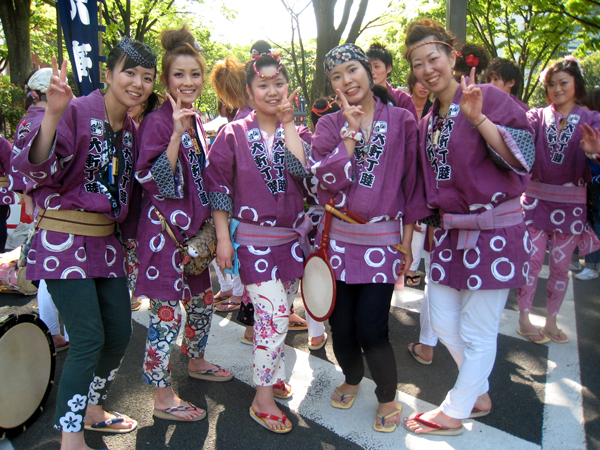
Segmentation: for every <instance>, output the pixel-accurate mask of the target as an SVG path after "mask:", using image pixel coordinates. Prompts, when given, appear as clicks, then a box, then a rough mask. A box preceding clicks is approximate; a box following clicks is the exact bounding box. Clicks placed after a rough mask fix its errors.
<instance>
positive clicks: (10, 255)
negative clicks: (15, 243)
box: [0, 246, 37, 295]
mask: <svg viewBox="0 0 600 450" xmlns="http://www.w3.org/2000/svg"><path fill="white" fill-rule="evenodd" d="M20 257H21V247H20V246H19V247H17V248H15V249H14V250H11V251H10V252H7V253H1V254H0V292H11V293H15V292H20V293H21V294H25V295H33V294H35V293H36V292H37V288H36V287H35V286H34V285H33V283H32V282H31V281H29V280H27V274H26V268H25V267H18V265H17V263H18V262H19V258H20Z"/></svg>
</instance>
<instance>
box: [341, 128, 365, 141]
mask: <svg viewBox="0 0 600 450" xmlns="http://www.w3.org/2000/svg"><path fill="white" fill-rule="evenodd" d="M340 136H341V137H342V139H346V138H349V139H354V140H355V141H356V142H360V141H361V139H362V133H361V132H360V131H350V130H348V127H347V126H345V127H343V128H342V129H341V130H340Z"/></svg>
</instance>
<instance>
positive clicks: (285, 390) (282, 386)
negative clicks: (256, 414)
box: [255, 381, 292, 412]
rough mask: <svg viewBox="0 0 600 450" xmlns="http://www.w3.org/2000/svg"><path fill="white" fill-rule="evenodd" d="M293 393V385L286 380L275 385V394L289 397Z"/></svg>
mask: <svg viewBox="0 0 600 450" xmlns="http://www.w3.org/2000/svg"><path fill="white" fill-rule="evenodd" d="M291 393H292V386H290V385H289V384H287V383H286V382H285V381H282V382H281V383H278V384H274V385H273V394H274V395H277V396H278V397H287V396H288V395H290V394H291ZM255 411H256V410H255ZM261 412H264V411H261Z"/></svg>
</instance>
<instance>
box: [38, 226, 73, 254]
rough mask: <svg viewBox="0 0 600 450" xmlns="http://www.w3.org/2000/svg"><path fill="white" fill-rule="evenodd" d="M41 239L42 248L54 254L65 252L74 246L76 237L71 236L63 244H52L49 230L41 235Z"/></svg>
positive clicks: (43, 231)
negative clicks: (49, 239) (49, 238)
mask: <svg viewBox="0 0 600 450" xmlns="http://www.w3.org/2000/svg"><path fill="white" fill-rule="evenodd" d="M63 234H64V233H63ZM40 239H41V240H42V247H44V248H45V249H46V250H48V251H50V252H54V253H60V252H64V251H65V250H67V249H69V248H71V247H72V246H73V243H74V242H75V236H74V235H72V234H69V237H68V238H67V240H66V241H65V242H63V243H62V244H51V243H50V242H48V230H42V232H41V233H40Z"/></svg>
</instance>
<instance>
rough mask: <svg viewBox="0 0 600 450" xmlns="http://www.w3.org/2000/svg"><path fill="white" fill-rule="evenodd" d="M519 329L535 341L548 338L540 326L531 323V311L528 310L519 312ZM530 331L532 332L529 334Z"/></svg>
mask: <svg viewBox="0 0 600 450" xmlns="http://www.w3.org/2000/svg"><path fill="white" fill-rule="evenodd" d="M519 331H520V332H521V333H523V334H525V335H526V336H524V337H525V338H526V339H529V340H530V341H533V342H536V341H543V340H544V339H546V337H545V336H544V335H543V334H542V332H541V331H540V330H539V328H537V327H536V326H535V325H533V324H532V323H531V321H530V320H529V312H526V311H521V312H520V313H519ZM528 333H532V334H531V335H528Z"/></svg>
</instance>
